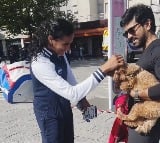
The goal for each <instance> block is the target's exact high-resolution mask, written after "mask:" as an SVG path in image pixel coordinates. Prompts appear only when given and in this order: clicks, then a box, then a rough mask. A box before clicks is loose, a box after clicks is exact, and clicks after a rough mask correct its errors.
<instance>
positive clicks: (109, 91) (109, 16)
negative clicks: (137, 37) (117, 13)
mask: <svg viewBox="0 0 160 143" xmlns="http://www.w3.org/2000/svg"><path fill="white" fill-rule="evenodd" d="M112 27H113V25H112V0H108V35H109V44H108V45H109V47H108V58H110V57H111V56H112V48H113V45H112V38H113V36H112V34H113V33H112V32H113V29H112ZM108 98H109V110H112V78H111V77H108Z"/></svg>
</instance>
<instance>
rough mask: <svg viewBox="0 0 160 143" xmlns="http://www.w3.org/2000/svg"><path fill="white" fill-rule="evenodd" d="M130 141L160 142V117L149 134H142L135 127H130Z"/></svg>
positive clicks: (129, 142)
mask: <svg viewBox="0 0 160 143" xmlns="http://www.w3.org/2000/svg"><path fill="white" fill-rule="evenodd" d="M128 132H129V137H128V143H159V140H160V119H159V120H158V121H157V124H156V125H155V126H154V127H153V128H152V130H151V132H150V133H149V134H148V135H140V134H138V133H137V132H136V131H135V130H134V129H130V128H129V131H128Z"/></svg>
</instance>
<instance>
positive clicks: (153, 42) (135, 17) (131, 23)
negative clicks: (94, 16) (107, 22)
mask: <svg viewBox="0 0 160 143" xmlns="http://www.w3.org/2000/svg"><path fill="white" fill-rule="evenodd" d="M120 25H121V27H123V29H124V31H125V32H124V34H123V36H124V37H125V38H127V40H128V41H129V42H131V43H132V44H133V46H135V47H137V48H138V47H139V48H142V47H143V48H144V51H143V53H142V55H141V57H140V59H139V60H138V61H137V64H138V65H139V66H140V67H142V68H143V69H144V70H147V71H149V72H151V73H152V74H154V75H155V77H156V78H157V79H158V80H160V39H158V38H157V36H156V34H155V31H156V26H155V18H154V14H153V11H152V9H151V7H149V6H147V5H143V4H138V5H134V6H132V7H130V8H129V9H127V10H126V12H125V13H124V15H123V16H122V19H121V22H120ZM130 95H131V96H130V99H129V102H128V104H129V108H130V109H131V108H132V106H133V104H135V102H134V99H135V98H137V97H138V98H139V99H140V100H141V101H144V100H155V101H159V100H160V84H158V85H156V86H153V87H151V88H149V89H146V90H141V91H131V93H130ZM159 139H160V119H159V120H158V121H157V123H156V125H155V126H154V127H153V128H152V129H151V131H150V133H148V134H145V135H144V134H139V133H137V132H136V131H135V130H134V129H131V128H129V137H128V143H159Z"/></svg>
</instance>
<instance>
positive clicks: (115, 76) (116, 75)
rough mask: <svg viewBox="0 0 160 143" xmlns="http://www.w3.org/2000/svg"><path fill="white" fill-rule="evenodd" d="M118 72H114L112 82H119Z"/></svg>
mask: <svg viewBox="0 0 160 143" xmlns="http://www.w3.org/2000/svg"><path fill="white" fill-rule="evenodd" d="M119 76H120V75H119V71H118V70H115V72H114V74H113V81H115V82H117V81H119Z"/></svg>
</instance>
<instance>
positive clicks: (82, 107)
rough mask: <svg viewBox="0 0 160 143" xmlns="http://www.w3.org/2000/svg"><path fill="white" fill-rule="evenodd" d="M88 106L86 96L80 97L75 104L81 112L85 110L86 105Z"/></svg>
mask: <svg viewBox="0 0 160 143" xmlns="http://www.w3.org/2000/svg"><path fill="white" fill-rule="evenodd" d="M90 106H91V105H90V104H89V102H88V101H87V99H86V98H83V99H81V100H80V101H79V102H78V104H77V108H78V109H79V110H80V111H82V112H84V111H85V110H87V107H90Z"/></svg>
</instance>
